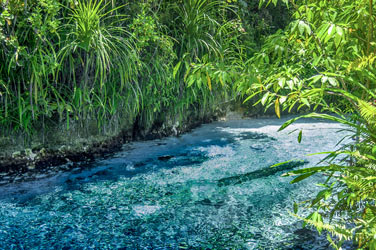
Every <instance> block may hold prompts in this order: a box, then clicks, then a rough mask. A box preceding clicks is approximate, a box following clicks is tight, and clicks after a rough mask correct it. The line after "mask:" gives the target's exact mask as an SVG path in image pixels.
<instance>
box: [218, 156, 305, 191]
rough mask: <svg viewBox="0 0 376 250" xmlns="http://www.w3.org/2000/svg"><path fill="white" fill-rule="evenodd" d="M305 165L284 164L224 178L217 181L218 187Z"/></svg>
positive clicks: (292, 162)
mask: <svg viewBox="0 0 376 250" xmlns="http://www.w3.org/2000/svg"><path fill="white" fill-rule="evenodd" d="M307 163H308V161H291V162H287V163H284V164H282V165H278V166H276V167H266V168H262V169H259V170H256V171H253V172H250V173H245V174H240V175H236V176H231V177H226V178H223V179H220V180H218V186H220V187H221V186H229V185H236V184H241V183H243V182H246V181H251V180H255V179H259V178H265V177H269V176H271V175H274V174H276V173H278V172H281V171H287V170H292V169H294V168H297V167H301V166H303V165H305V164H307Z"/></svg>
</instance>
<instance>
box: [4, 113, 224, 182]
mask: <svg viewBox="0 0 376 250" xmlns="http://www.w3.org/2000/svg"><path fill="white" fill-rule="evenodd" d="M226 109H227V108H225V107H222V108H216V109H214V110H208V111H200V112H190V113H189V112H187V116H185V117H184V118H183V120H180V121H179V119H177V118H173V119H165V120H167V122H164V123H158V122H157V121H155V122H154V124H153V125H152V126H150V127H141V128H140V127H139V126H137V124H136V122H135V120H136V119H132V122H129V121H128V123H126V124H124V125H123V128H122V129H117V130H116V129H113V130H111V131H110V132H107V133H106V132H100V133H99V132H98V131H96V132H90V131H88V128H84V130H85V132H82V131H81V132H82V133H80V130H82V129H81V128H80V127H79V126H76V127H73V128H71V129H70V130H66V129H64V128H61V127H60V128H59V127H56V128H55V129H54V130H53V131H51V132H50V133H49V136H44V137H47V138H43V142H41V140H40V137H42V136H41V135H40V136H38V135H34V138H37V139H34V140H33V141H29V142H27V143H25V142H24V141H23V142H20V140H19V139H18V140H16V139H15V138H11V136H9V137H3V138H1V140H0V142H1V143H0V148H1V151H0V185H5V184H9V183H17V182H23V181H30V180H35V179H42V178H46V177H49V176H53V175H56V174H58V173H61V172H66V171H72V170H75V169H77V170H78V169H81V168H85V166H87V165H88V164H89V163H90V162H93V161H94V160H95V159H98V158H103V157H109V156H111V155H112V154H113V153H115V152H117V151H118V150H120V149H121V147H122V145H123V144H125V143H128V142H131V141H140V140H153V139H158V138H162V137H166V136H170V135H175V136H178V135H180V134H182V133H185V132H188V131H190V130H191V129H193V128H196V127H198V126H199V125H201V124H204V123H209V122H212V121H215V120H218V119H219V118H221V117H222V118H223V117H224V116H225V115H226V113H227V110H226ZM73 126H74V125H73ZM92 131H95V130H92Z"/></svg>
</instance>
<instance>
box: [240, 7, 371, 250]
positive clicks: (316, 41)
mask: <svg viewBox="0 0 376 250" xmlns="http://www.w3.org/2000/svg"><path fill="white" fill-rule="evenodd" d="M260 2H261V4H265V3H266V4H269V3H271V2H273V3H277V2H278V1H277V0H273V1H265V0H262V1H260ZM282 2H284V3H285V4H286V5H287V6H289V8H291V9H292V10H293V15H292V21H291V23H290V24H289V25H288V26H287V27H286V29H284V30H283V31H282V30H280V31H278V32H276V33H275V34H273V35H271V36H269V37H268V38H267V39H266V42H265V43H264V45H263V46H262V48H261V50H260V51H258V52H256V53H255V55H254V56H253V57H252V58H251V59H250V60H249V61H248V64H247V65H248V66H247V67H248V72H249V76H250V77H249V78H250V79H252V80H251V81H250V82H245V81H243V82H240V83H239V89H240V90H241V91H242V92H243V93H244V94H246V95H247V96H248V98H247V99H250V98H252V97H254V96H259V98H258V102H261V103H262V104H263V105H265V106H266V107H267V108H268V107H272V108H273V109H275V112H276V114H277V116H280V113H281V110H286V109H287V110H291V109H293V108H294V107H297V108H298V109H300V108H303V107H306V108H310V109H312V110H313V111H315V112H317V111H318V112H324V113H321V114H320V113H311V114H308V115H304V116H302V117H298V118H295V119H293V120H291V121H289V122H287V123H286V124H284V125H283V126H282V127H281V129H284V128H285V127H287V126H288V125H290V124H291V123H292V122H294V121H295V120H297V119H300V118H304V117H313V118H323V119H328V120H332V121H336V122H340V123H343V124H345V125H346V126H348V131H349V136H348V138H344V139H346V140H345V141H346V143H347V144H345V145H343V146H342V147H341V148H340V149H338V150H337V151H333V152H326V153H327V154H328V156H327V157H326V158H325V160H324V161H322V162H321V163H320V165H319V166H316V167H312V168H308V169H302V170H297V171H293V172H292V173H290V174H288V175H298V176H297V177H296V178H295V179H294V180H293V181H292V182H293V183H295V182H299V181H301V180H303V179H306V178H308V177H309V176H311V175H313V174H317V173H323V174H324V175H326V176H328V178H327V180H326V182H325V183H322V184H321V186H322V187H323V190H322V191H321V192H319V193H318V194H317V196H316V198H315V199H313V200H310V201H308V202H306V203H304V204H306V205H307V207H309V208H311V209H313V212H312V213H311V214H310V215H309V216H308V217H306V218H303V219H304V221H305V222H306V223H308V224H310V225H313V226H315V227H316V228H317V230H318V231H319V232H321V231H322V230H326V231H327V232H330V234H327V236H328V240H329V241H330V242H331V243H332V245H333V247H335V248H336V249H339V248H340V247H341V245H342V243H343V242H344V240H350V239H352V240H354V241H355V242H356V243H357V245H358V247H359V249H376V224H375V218H376V206H375V198H376V193H375V185H376V182H375V180H376V171H375V166H376V136H375V133H376V126H375V125H376V105H375V97H376V85H375V82H376V81H375V80H376V78H375V72H376V70H375V65H374V61H375V52H374V51H375V48H376V43H375V40H376V39H375V38H376V37H375V32H374V29H375V15H374V9H375V4H374V3H373V1H372V0H370V1H364V0H356V1H355V0H339V1H317V0H307V1H289V0H284V1H282ZM302 135H303V134H302V131H300V132H299V136H298V142H300V141H301V140H302ZM303 138H304V137H303ZM348 139H351V140H348ZM349 141H350V142H349ZM297 208H298V206H296V207H295V213H297V212H298V211H297ZM297 216H299V215H297Z"/></svg>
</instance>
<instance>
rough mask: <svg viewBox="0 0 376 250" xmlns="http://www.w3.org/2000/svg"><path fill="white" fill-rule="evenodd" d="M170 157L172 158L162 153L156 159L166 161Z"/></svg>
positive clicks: (170, 156)
mask: <svg viewBox="0 0 376 250" xmlns="http://www.w3.org/2000/svg"><path fill="white" fill-rule="evenodd" d="M171 158H174V157H173V156H172V155H162V156H159V157H158V160H160V161H168V160H170V159H171Z"/></svg>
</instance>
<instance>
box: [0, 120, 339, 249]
mask: <svg viewBox="0 0 376 250" xmlns="http://www.w3.org/2000/svg"><path fill="white" fill-rule="evenodd" d="M282 122H283V121H281V120H276V119H258V120H234V121H227V122H217V123H213V124H207V125H204V126H202V127H200V128H198V129H196V130H194V131H192V132H191V133H189V134H186V135H183V136H181V137H178V138H173V137H171V138H166V139H163V140H154V141H148V142H137V143H132V144H129V145H126V146H124V150H123V151H122V152H119V153H117V154H116V155H115V156H114V157H113V158H111V159H105V160H101V161H98V162H96V163H95V164H93V166H92V168H90V169H88V170H82V171H79V170H76V171H74V172H71V173H63V174H60V175H58V176H55V177H52V178H49V179H45V180H40V181H37V182H30V183H23V184H18V185H10V186H4V187H0V205H1V207H0V249H12V248H13V249H197V248H201V249H327V248H328V245H327V244H326V242H325V240H322V239H321V238H320V236H318V235H317V234H316V233H315V232H314V231H311V230H309V229H304V230H302V229H301V224H300V223H299V222H298V221H297V219H296V218H294V217H292V216H291V215H289V211H291V209H292V204H293V201H294V200H298V201H302V200H304V199H306V198H307V197H310V196H312V194H313V193H314V192H315V191H317V190H319V188H318V187H317V186H315V185H312V184H310V183H312V182H315V181H316V182H318V181H320V179H321V177H320V176H316V177H313V178H311V179H308V180H305V181H303V182H302V183H301V184H295V185H291V184H289V181H291V179H290V177H288V178H285V177H281V176H280V175H281V174H282V173H283V172H284V169H282V168H281V167H279V168H277V169H273V170H271V169H270V168H269V166H270V165H273V164H275V163H277V162H281V161H285V160H289V159H300V160H308V162H309V163H306V162H301V161H300V162H299V161H295V162H292V163H291V164H290V165H285V167H286V169H290V170H291V169H293V168H299V167H301V166H302V165H304V164H306V166H309V165H313V164H315V162H317V161H318V160H319V156H314V157H309V158H307V157H305V156H304V155H306V154H307V153H310V152H319V151H321V150H323V149H325V150H328V149H333V148H334V145H335V143H336V142H337V141H338V140H339V139H340V138H341V137H342V135H343V134H342V135H341V134H339V133H336V130H337V129H338V128H339V125H338V124H335V123H323V122H315V123H313V122H312V121H311V122H306V123H299V124H296V125H294V126H293V127H291V128H290V129H289V130H288V131H286V132H280V133H277V132H276V131H277V129H278V126H279V125H280V124H282ZM296 128H304V133H303V135H304V136H303V141H302V143H301V144H299V143H297V141H296V137H295V136H294V135H289V134H288V132H289V131H292V130H294V129H296Z"/></svg>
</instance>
